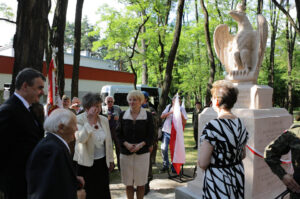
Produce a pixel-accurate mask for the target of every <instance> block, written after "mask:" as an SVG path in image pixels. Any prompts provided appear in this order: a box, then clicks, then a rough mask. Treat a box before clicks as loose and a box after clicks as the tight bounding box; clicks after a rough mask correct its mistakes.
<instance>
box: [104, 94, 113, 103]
mask: <svg viewBox="0 0 300 199" xmlns="http://www.w3.org/2000/svg"><path fill="white" fill-rule="evenodd" d="M109 98H111V99H112V100H113V101H114V102H115V98H114V97H113V96H110V95H109V96H106V98H105V100H104V101H105V104H107V100H108V99H109Z"/></svg>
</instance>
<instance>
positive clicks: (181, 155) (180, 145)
mask: <svg viewBox="0 0 300 199" xmlns="http://www.w3.org/2000/svg"><path fill="white" fill-rule="evenodd" d="M183 129H184V127H183V126H182V118H181V111H180V104H179V96H178V94H177V95H176V99H175V104H174V109H173V119H172V129H171V138H170V152H171V160H172V164H173V167H174V169H175V170H176V173H177V174H178V175H179V173H180V170H181V165H183V164H184V163H185V148H184V136H183Z"/></svg>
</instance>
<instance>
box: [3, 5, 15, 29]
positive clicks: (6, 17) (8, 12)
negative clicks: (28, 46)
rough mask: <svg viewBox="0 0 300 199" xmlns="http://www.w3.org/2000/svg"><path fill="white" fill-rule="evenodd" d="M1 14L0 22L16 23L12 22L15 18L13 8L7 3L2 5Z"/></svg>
mask: <svg viewBox="0 0 300 199" xmlns="http://www.w3.org/2000/svg"><path fill="white" fill-rule="evenodd" d="M0 14H1V15H0V16H1V17H0V21H1V20H2V21H6V22H9V23H13V24H15V23H16V22H15V21H13V20H12V18H13V17H14V13H13V11H12V8H11V7H9V6H7V5H6V4H5V3H0Z"/></svg>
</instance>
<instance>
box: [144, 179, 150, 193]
mask: <svg viewBox="0 0 300 199" xmlns="http://www.w3.org/2000/svg"><path fill="white" fill-rule="evenodd" d="M149 192H150V186H149V182H148V183H147V184H146V185H145V193H144V196H145V195H147V194H148V193H149Z"/></svg>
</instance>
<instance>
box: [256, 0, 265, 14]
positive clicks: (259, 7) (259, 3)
mask: <svg viewBox="0 0 300 199" xmlns="http://www.w3.org/2000/svg"><path fill="white" fill-rule="evenodd" d="M263 6H264V1H263V0H258V1H257V14H262V10H263Z"/></svg>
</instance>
